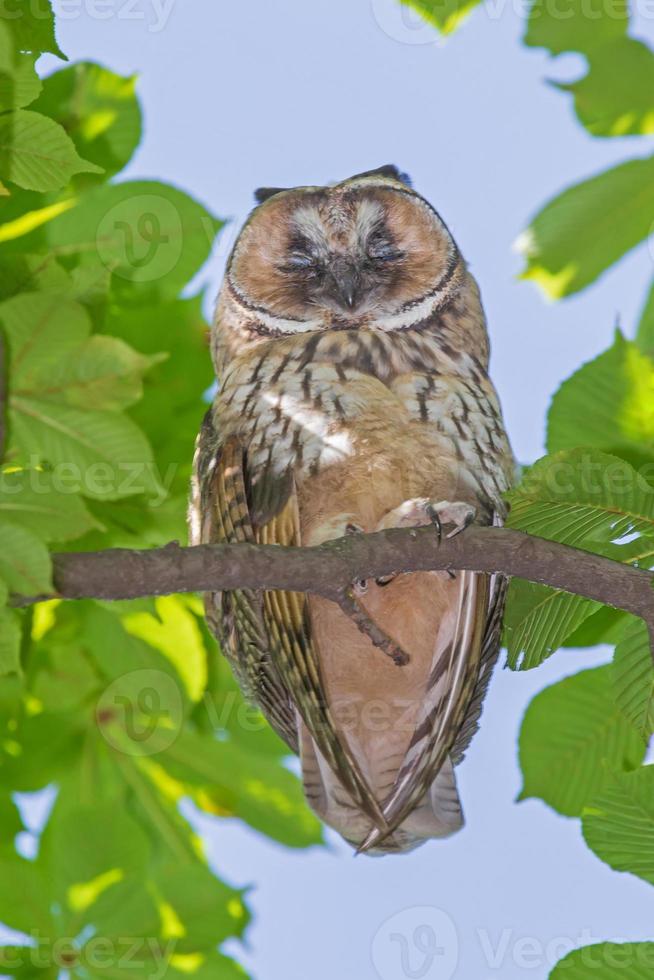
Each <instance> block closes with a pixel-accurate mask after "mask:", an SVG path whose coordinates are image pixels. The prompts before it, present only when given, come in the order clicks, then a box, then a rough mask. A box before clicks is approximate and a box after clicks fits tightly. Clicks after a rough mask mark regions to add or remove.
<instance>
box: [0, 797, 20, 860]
mask: <svg viewBox="0 0 654 980" xmlns="http://www.w3.org/2000/svg"><path fill="white" fill-rule="evenodd" d="M24 829H25V828H24V827H23V821H22V820H21V818H20V813H19V812H18V807H17V806H16V804H15V803H14V801H13V800H12V799H11V797H10V796H9V795H8V794H6V795H0V850H2V851H6V852H7V853H8V855H9V856H10V857H13V856H14V855H13V846H14V838H15V837H16V836H17V835H18V834H20V833H21V832H22V831H23V830H24Z"/></svg>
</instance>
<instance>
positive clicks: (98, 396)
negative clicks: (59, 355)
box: [38, 334, 166, 411]
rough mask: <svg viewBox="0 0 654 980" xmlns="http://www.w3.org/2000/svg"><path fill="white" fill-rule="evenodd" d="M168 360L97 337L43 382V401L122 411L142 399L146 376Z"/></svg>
mask: <svg viewBox="0 0 654 980" xmlns="http://www.w3.org/2000/svg"><path fill="white" fill-rule="evenodd" d="M165 357H166V355H165V354H160V355H158V356H156V355H155V356H152V357H145V356H144V355H143V354H139V353H138V352H137V351H135V350H133V349H132V348H131V347H128V346H127V344H125V343H123V341H122V340H117V339H116V338H115V337H105V336H103V335H101V334H96V335H95V336H94V337H89V339H88V340H87V341H85V342H84V343H83V344H80V346H79V347H77V348H76V350H75V351H74V355H73V356H72V357H71V358H69V359H66V360H64V359H61V360H59V361H58V363H57V364H55V365H54V366H53V367H52V369H51V370H50V371H49V372H48V374H47V377H42V378H41V379H40V381H39V383H38V393H39V397H41V398H47V399H50V398H55V399H57V400H59V399H61V400H63V401H65V402H66V404H68V405H75V406H78V407H80V408H84V409H89V410H100V411H118V410H119V409H122V408H127V407H128V406H129V405H132V404H134V402H136V401H138V400H139V398H141V397H142V395H143V383H142V376H143V374H144V372H145V371H147V370H149V368H150V367H151V366H152V365H153V364H156V363H157V362H158V361H160V360H162V358H165Z"/></svg>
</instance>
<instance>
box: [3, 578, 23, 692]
mask: <svg viewBox="0 0 654 980" xmlns="http://www.w3.org/2000/svg"><path fill="white" fill-rule="evenodd" d="M0 584H1V583H0ZM19 671H20V623H19V622H18V616H17V615H16V613H15V612H13V610H11V609H3V608H0V678H2V677H5V676H6V675H7V674H13V673H18V672H19Z"/></svg>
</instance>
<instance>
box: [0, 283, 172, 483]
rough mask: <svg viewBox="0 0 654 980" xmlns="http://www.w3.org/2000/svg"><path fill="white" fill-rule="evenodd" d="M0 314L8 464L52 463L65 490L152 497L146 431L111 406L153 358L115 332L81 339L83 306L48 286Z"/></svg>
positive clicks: (126, 399)
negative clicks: (6, 358)
mask: <svg viewBox="0 0 654 980" xmlns="http://www.w3.org/2000/svg"><path fill="white" fill-rule="evenodd" d="M0 318H1V319H2V322H3V324H4V327H5V331H6V334H7V339H8V342H9V350H10V376H11V388H10V398H9V407H10V440H9V456H10V458H11V461H12V462H18V463H23V464H24V465H26V466H27V467H29V468H30V469H34V468H35V466H37V465H40V464H41V463H42V462H45V463H47V464H48V465H50V466H51V467H54V468H55V473H54V474H53V480H56V481H57V483H58V485H59V486H60V488H61V490H62V492H64V493H66V492H67V493H82V494H84V495H86V496H89V497H96V498H100V499H103V498H104V499H112V500H113V499H117V498H120V497H124V496H130V495H133V494H141V493H148V494H150V493H156V494H160V493H161V492H162V488H161V485H160V483H159V479H158V475H157V472H156V468H155V465H154V459H153V457H152V450H151V449H150V446H149V445H148V443H147V440H146V438H145V436H144V435H143V433H142V432H141V430H140V429H139V428H138V427H137V426H136V425H135V424H134V423H133V422H132V421H131V419H128V418H127V417H126V416H123V415H120V414H118V413H117V412H115V411H110V409H115V408H117V407H120V406H123V405H126V404H130V403H131V402H132V401H133V399H134V398H136V397H138V396H139V395H140V392H141V381H140V375H141V373H142V372H143V371H144V370H147V369H148V368H149V367H150V366H151V364H152V363H155V362H156V360H157V358H154V357H145V356H143V355H140V354H137V353H136V351H133V350H131V348H129V347H127V345H126V344H124V343H123V342H121V341H119V340H117V339H115V338H111V337H91V338H88V334H89V331H90V320H89V316H88V314H87V312H86V311H85V309H84V307H83V306H81V305H80V304H79V303H76V302H75V301H73V300H69V299H66V298H63V297H61V296H58V295H57V294H56V293H22V294H20V295H18V296H14V297H12V298H11V299H9V300H5V301H4V303H2V304H0ZM87 338H88V339H87Z"/></svg>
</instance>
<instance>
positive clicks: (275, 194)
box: [226, 165, 463, 334]
mask: <svg viewBox="0 0 654 980" xmlns="http://www.w3.org/2000/svg"><path fill="white" fill-rule="evenodd" d="M255 196H256V199H257V202H258V206H257V207H256V208H255V209H254V211H253V212H252V213H251V215H250V217H249V218H248V220H247V222H246V224H245V225H244V227H243V229H242V231H241V233H240V235H239V238H238V240H237V242H236V245H235V247H234V250H233V252H232V255H231V257H230V260H229V263H228V268H227V273H226V285H227V288H228V289H229V290H230V291H231V293H232V295H233V297H234V299H235V300H236V301H237V302H238V303H240V304H241V305H242V307H243V309H244V312H245V310H249V311H250V312H251V313H252V314H255V315H256V316H257V318H258V320H259V322H260V324H261V325H262V329H263V330H266V329H268V330H270V331H271V332H275V333H278V334H288V333H292V332H299V331H304V330H316V329H321V328H325V329H326V328H329V327H340V328H347V327H356V326H366V325H370V326H372V325H377V326H380V327H382V328H383V329H394V328H395V327H400V328H401V327H402V326H405V325H406V321H407V317H408V318H409V319H410V318H412V317H413V318H414V319H415V315H417V313H419V312H420V309H421V308H422V307H424V309H425V310H427V311H428V310H429V309H431V308H432V307H433V306H434V304H435V303H437V302H439V301H442V300H443V299H444V298H447V296H448V295H449V294H450V293H451V292H452V290H454V289H455V288H456V280H457V275H460V274H461V269H462V266H463V264H462V261H461V258H460V256H459V252H458V249H457V247H456V245H455V243H454V240H453V239H452V236H451V235H450V232H449V231H448V229H447V226H446V225H445V223H444V222H443V221H442V219H441V218H440V216H439V215H438V213H437V212H436V211H435V210H434V208H433V207H432V206H431V205H430V204H429V203H428V202H427V201H426V200H425V199H424V198H423V197H421V196H420V195H419V194H417V193H416V192H415V191H414V190H413V189H412V187H411V183H410V180H409V178H408V177H407V176H406V175H405V174H402V173H401V172H400V171H399V170H398V169H397V167H395V166H393V165H387V166H384V167H380V168H379V169H377V170H371V171H367V172H366V173H362V174H357V175H356V176H354V177H350V178H348V180H345V181H342V182H341V183H338V184H334V185H331V186H327V187H294V188H290V189H282V188H261V189H260V190H258V191H256V195H255Z"/></svg>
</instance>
